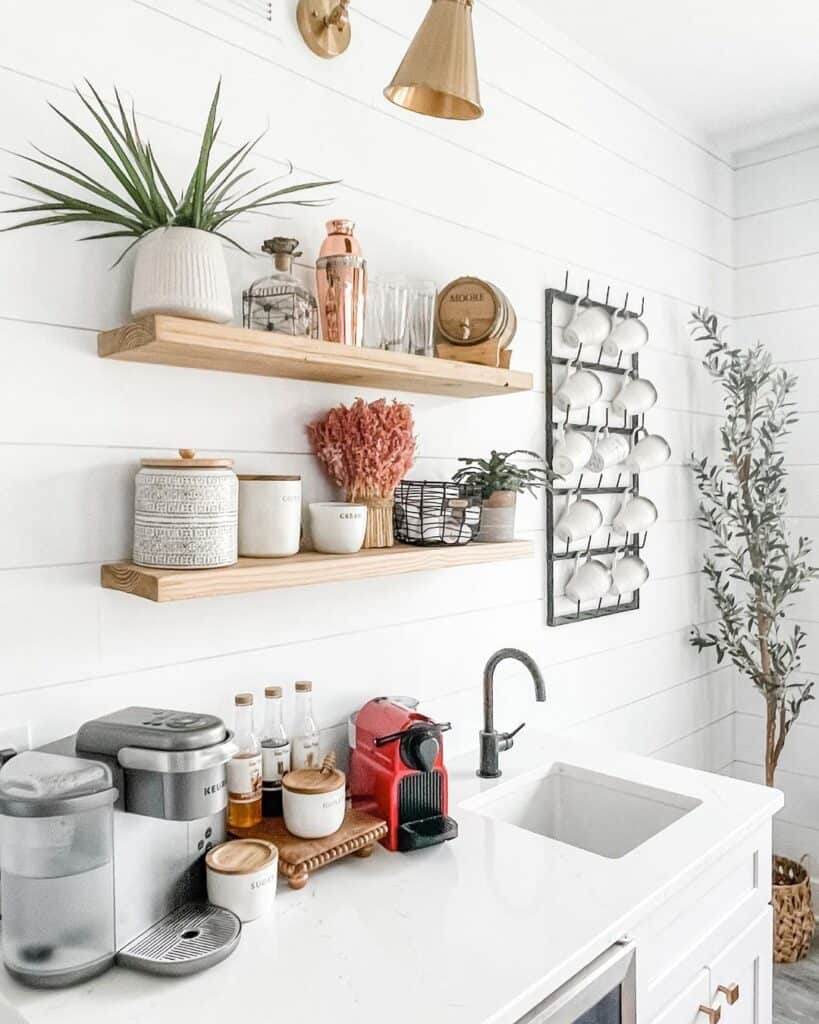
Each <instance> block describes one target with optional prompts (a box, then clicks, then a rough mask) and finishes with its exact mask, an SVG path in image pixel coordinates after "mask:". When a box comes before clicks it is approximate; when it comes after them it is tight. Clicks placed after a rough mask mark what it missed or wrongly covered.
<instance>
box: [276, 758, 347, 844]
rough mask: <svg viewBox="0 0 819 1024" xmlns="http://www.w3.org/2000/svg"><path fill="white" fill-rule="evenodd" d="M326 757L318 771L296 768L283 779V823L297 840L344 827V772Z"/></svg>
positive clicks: (312, 837) (315, 837) (314, 837)
mask: <svg viewBox="0 0 819 1024" xmlns="http://www.w3.org/2000/svg"><path fill="white" fill-rule="evenodd" d="M335 760H336V759H335V754H328V755H327V756H326V757H325V758H324V760H323V761H322V764H321V767H320V768H299V769H297V770H296V771H292V772H288V773H287V775H285V777H284V778H283V779H282V805H283V809H284V824H285V826H286V828H287V831H288V832H291V833H292V834H293V835H294V836H299V838H300V839H320V838H322V837H323V836H331V835H332V834H333V833H334V832H338V830H339V829H340V828H341V826H342V825H343V824H344V813H345V811H346V803H345V800H346V793H345V777H344V772H342V771H339V770H338V768H336V767H335Z"/></svg>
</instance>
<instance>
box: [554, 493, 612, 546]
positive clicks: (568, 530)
mask: <svg viewBox="0 0 819 1024" xmlns="http://www.w3.org/2000/svg"><path fill="white" fill-rule="evenodd" d="M602 525H603V513H602V512H601V511H600V508H599V506H598V505H596V504H595V502H593V501H589V499H588V498H578V499H577V500H576V501H574V502H572V500H571V498H570V499H569V504H568V506H567V508H566V511H565V512H564V513H563V515H562V516H561V517H560V519H559V520H558V523H557V525H556V526H555V536H556V537H558V538H559V539H560V540H563V541H576V540H585V539H586V538H587V537H591V535H592V534H593V533H594V531H595V530H599V529H600V527H601V526H602Z"/></svg>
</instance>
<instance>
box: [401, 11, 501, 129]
mask: <svg viewBox="0 0 819 1024" xmlns="http://www.w3.org/2000/svg"><path fill="white" fill-rule="evenodd" d="M384 95H385V96H386V98H387V99H388V100H390V101H391V102H392V103H395V104H396V105H397V106H399V107H404V108H405V109H406V110H414V111H415V112H416V113H418V114H428V115H429V116H430V117H446V118H451V119H453V120H456V121H471V120H474V118H476V117H481V115H482V114H483V107H482V106H481V97H480V90H479V87H478V64H477V61H476V59H475V38H474V36H473V34H472V0H432V6H431V7H430V9H429V10H428V11H427V16H426V17H425V18H424V20H423V22H422V23H421V27H420V28H419V29H418V31H417V32H416V34H415V38H414V39H413V40H412V42H411V43H410V46H409V49H408V50H407V52H406V54H405V56H404V59H403V60H402V61H401V64H400V66H399V68H398V70H397V71H396V72H395V76H394V77H393V80H392V81H391V82H390V84H389V85H388V86H387V88H386V89H385V90H384Z"/></svg>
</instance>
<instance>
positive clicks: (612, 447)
mask: <svg viewBox="0 0 819 1024" xmlns="http://www.w3.org/2000/svg"><path fill="white" fill-rule="evenodd" d="M629 447H630V446H629V443H628V438H627V437H626V436H625V434H612V433H610V432H609V428H608V427H605V428H604V429H603V433H602V436H601V434H600V429H599V428H598V430H597V431H596V433H595V436H594V451H593V452H592V453H591V457H590V458H589V462H588V467H589V469H590V470H591V471H592V473H602V472H603V470H604V469H608V468H609V467H610V466H617V465H618V464H619V463H621V462H622V461H623V459H625V458H626V456H627V455H628V453H629Z"/></svg>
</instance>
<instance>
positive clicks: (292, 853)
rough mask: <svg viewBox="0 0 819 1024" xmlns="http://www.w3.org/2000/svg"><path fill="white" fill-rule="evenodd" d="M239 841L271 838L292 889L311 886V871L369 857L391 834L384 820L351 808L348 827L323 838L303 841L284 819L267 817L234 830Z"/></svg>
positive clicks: (280, 872) (345, 818)
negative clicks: (381, 841) (334, 863)
mask: <svg viewBox="0 0 819 1024" xmlns="http://www.w3.org/2000/svg"><path fill="white" fill-rule="evenodd" d="M230 832H231V835H233V836H235V837H236V838H237V839H247V838H253V839H267V840H269V841H270V842H271V843H274V844H275V845H276V847H278V850H279V874H280V875H282V876H283V877H284V878H286V879H287V883H288V885H289V886H290V888H291V889H302V888H304V886H305V885H307V880H308V878H309V877H310V872H311V871H315V870H316V869H317V868H322V867H324V865H325V864H331V863H332V862H333V861H334V860H341V858H342V857H347V856H349V854H354V855H355V856H356V857H369V856H370V854H371V853H372V852H373V850H374V848H375V844H376V843H377V842H378V840H379V839H382V838H383V837H384V836H385V835H386V834H387V823H386V821H384V820H383V818H376V817H374V816H373V815H372V814H365V813H364V812H363V811H357V810H355V809H354V808H352V807H348V808H347V813H346V815H345V817H344V824H343V825H342V826H341V828H340V829H339V830H338V832H334V833H333V834H332V835H331V836H326V837H325V838H323V839H299V838H298V836H294V835H291V834H290V833H289V832H288V831H287V829H286V828H285V827H284V820H283V819H282V818H263V819H262V820H261V822H260V823H259V824H258V825H253V826H252V827H250V828H233V829H231V830H230Z"/></svg>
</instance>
